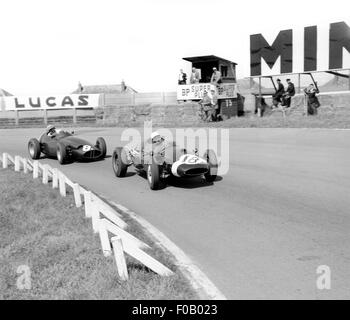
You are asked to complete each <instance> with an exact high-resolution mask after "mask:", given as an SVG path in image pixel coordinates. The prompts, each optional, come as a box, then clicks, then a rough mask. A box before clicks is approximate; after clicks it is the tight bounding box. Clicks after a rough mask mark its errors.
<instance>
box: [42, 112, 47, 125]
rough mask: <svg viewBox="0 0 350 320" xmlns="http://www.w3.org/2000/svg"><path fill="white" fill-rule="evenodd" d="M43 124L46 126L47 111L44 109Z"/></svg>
mask: <svg viewBox="0 0 350 320" xmlns="http://www.w3.org/2000/svg"><path fill="white" fill-rule="evenodd" d="M43 111H44V123H45V125H47V109H44V110H43Z"/></svg>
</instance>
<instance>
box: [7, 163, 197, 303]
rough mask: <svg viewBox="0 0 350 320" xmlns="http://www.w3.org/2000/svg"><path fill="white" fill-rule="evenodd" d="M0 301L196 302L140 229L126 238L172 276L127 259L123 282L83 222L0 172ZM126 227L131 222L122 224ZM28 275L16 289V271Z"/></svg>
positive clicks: (21, 179)
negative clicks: (146, 247) (25, 284)
mask: <svg viewBox="0 0 350 320" xmlns="http://www.w3.org/2000/svg"><path fill="white" fill-rule="evenodd" d="M0 181H1V182H2V183H1V184H0V299H108V300H109V299H117V300H131V299H132V300H138V299H140V300H153V299H159V300H161V299H168V300H175V299H176V300H177V299H179V300H180V299H181V300H182V299H185V300H188V299H198V296H197V295H196V293H195V292H194V291H193V290H192V288H191V287H190V285H189V284H188V282H187V281H186V280H185V279H184V277H183V276H182V275H181V273H180V272H179V271H178V270H177V269H176V267H175V265H174V264H173V262H172V258H171V257H170V256H169V255H167V254H166V253H164V252H162V251H161V250H159V249H157V248H155V247H154V246H152V244H153V243H152V241H151V240H150V239H146V236H145V235H144V234H143V233H142V231H140V230H141V228H138V227H137V226H136V225H135V223H133V224H131V225H130V229H129V230H128V231H131V232H132V234H133V235H134V236H136V237H138V238H140V239H142V240H145V241H146V242H147V243H148V244H150V245H151V246H152V248H154V249H152V250H150V251H149V253H150V254H151V255H152V256H153V257H154V258H156V259H158V260H159V261H160V262H162V263H164V264H165V265H166V266H167V267H169V268H170V269H171V270H173V271H174V272H175V275H174V276H171V277H161V276H158V275H156V274H155V273H153V272H152V271H150V270H148V269H147V268H146V267H144V266H143V265H141V264H140V263H138V262H137V261H136V260H134V259H133V258H131V257H129V256H127V265H128V271H129V277H130V279H129V281H127V282H123V281H120V280H119V278H118V274H117V269H116V265H115V261H114V258H113V257H110V258H105V257H104V256H103V254H102V251H101V247H100V240H99V237H98V235H97V234H94V233H93V231H92V227H91V220H90V219H86V218H84V211H83V209H81V208H76V207H75V206H74V205H73V203H74V199H73V195H72V194H71V193H68V195H67V197H66V198H62V197H61V196H60V195H59V192H58V191H57V190H53V189H51V188H50V187H48V186H44V185H43V184H42V183H41V181H40V180H38V179H36V180H33V179H32V177H31V176H30V175H25V174H23V173H16V172H13V171H12V170H3V169H0ZM127 222H128V224H129V223H131V222H130V221H127ZM23 265H24V266H28V267H29V269H30V279H31V288H30V289H22V290H20V289H19V288H18V287H17V281H18V279H19V278H20V277H21V276H22V274H21V273H17V271H19V269H18V268H19V267H20V266H23Z"/></svg>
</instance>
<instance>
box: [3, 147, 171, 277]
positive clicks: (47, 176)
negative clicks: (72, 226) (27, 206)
mask: <svg viewBox="0 0 350 320" xmlns="http://www.w3.org/2000/svg"><path fill="white" fill-rule="evenodd" d="M0 163H1V164H2V168H3V169H6V168H14V170H15V171H16V172H20V171H21V170H23V172H24V173H32V175H33V179H38V178H40V177H41V179H42V183H43V184H46V185H48V184H49V183H50V182H51V183H52V188H54V189H59V192H60V195H61V196H62V197H66V195H67V186H68V187H70V188H71V189H72V190H73V194H74V201H75V206H76V207H77V208H80V207H82V206H83V205H84V209H85V217H86V218H91V221H92V229H93V232H94V233H98V234H99V238H100V243H101V248H102V253H103V255H104V256H105V257H111V256H112V255H113V254H114V258H115V262H116V265H117V270H118V275H119V277H120V278H121V279H122V280H124V281H125V280H128V278H129V276H128V269H127V264H126V260H125V254H124V253H127V254H128V255H130V256H132V257H133V258H135V259H136V260H138V261H139V262H140V263H142V264H143V265H145V266H146V267H148V268H149V269H151V270H152V271H154V272H155V273H157V274H159V275H161V276H170V275H173V274H174V273H173V272H172V271H171V270H170V269H169V268H167V267H166V266H164V265H163V264H162V263H160V262H159V261H157V260H156V259H154V258H153V257H151V256H150V255H149V254H147V253H146V252H145V251H143V249H150V246H149V245H148V244H146V243H145V242H143V241H141V240H139V239H138V238H136V237H134V236H133V235H132V234H130V233H129V232H127V231H126V229H127V227H128V225H127V223H126V222H125V221H124V220H123V219H122V216H121V215H120V214H119V213H118V212H117V211H116V210H114V209H113V208H112V207H111V206H110V205H109V204H108V203H106V202H105V201H103V200H102V199H101V198H99V197H98V196H96V195H95V194H93V193H92V192H91V191H89V190H86V189H85V188H83V187H82V186H80V185H79V184H78V183H74V182H72V181H71V180H70V179H68V177H67V176H65V175H64V174H63V173H62V172H61V171H60V170H58V169H57V168H52V167H51V166H49V165H48V164H41V163H40V162H39V161H37V160H35V161H31V160H29V159H26V158H22V157H20V156H15V157H12V156H11V155H10V154H8V153H3V154H2V156H1V157H0ZM82 198H83V200H82ZM110 235H112V237H111V236H110ZM112 248H113V250H112Z"/></svg>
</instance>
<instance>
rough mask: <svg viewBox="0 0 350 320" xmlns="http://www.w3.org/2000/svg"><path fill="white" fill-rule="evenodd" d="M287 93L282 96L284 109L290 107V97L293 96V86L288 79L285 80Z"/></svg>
mask: <svg viewBox="0 0 350 320" xmlns="http://www.w3.org/2000/svg"><path fill="white" fill-rule="evenodd" d="M287 84H288V87H287V91H286V93H285V94H283V97H282V105H283V106H285V107H286V108H289V107H290V103H291V101H292V97H293V96H294V95H295V87H294V84H293V83H292V82H291V81H290V79H287Z"/></svg>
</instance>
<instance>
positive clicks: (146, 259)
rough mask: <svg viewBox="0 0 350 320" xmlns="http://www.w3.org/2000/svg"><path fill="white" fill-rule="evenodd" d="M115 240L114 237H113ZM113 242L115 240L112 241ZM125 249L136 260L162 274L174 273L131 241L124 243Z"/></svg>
mask: <svg viewBox="0 0 350 320" xmlns="http://www.w3.org/2000/svg"><path fill="white" fill-rule="evenodd" d="M112 241H113V238H112ZM112 243H113V242H112ZM123 246H124V251H125V252H126V253H127V254H129V255H130V256H132V257H134V258H135V259H136V260H138V261H140V262H141V263H142V264H144V265H145V266H146V267H148V268H149V269H151V270H153V271H154V272H155V273H157V274H159V275H161V276H170V275H172V274H174V273H173V272H172V271H171V270H170V269H169V268H167V267H166V266H164V265H163V264H161V263H160V262H159V261H157V260H156V259H154V258H152V257H151V256H150V255H149V254H147V253H146V252H144V251H142V250H141V249H140V248H138V247H137V246H134V245H131V244H130V243H129V242H126V243H123Z"/></svg>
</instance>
